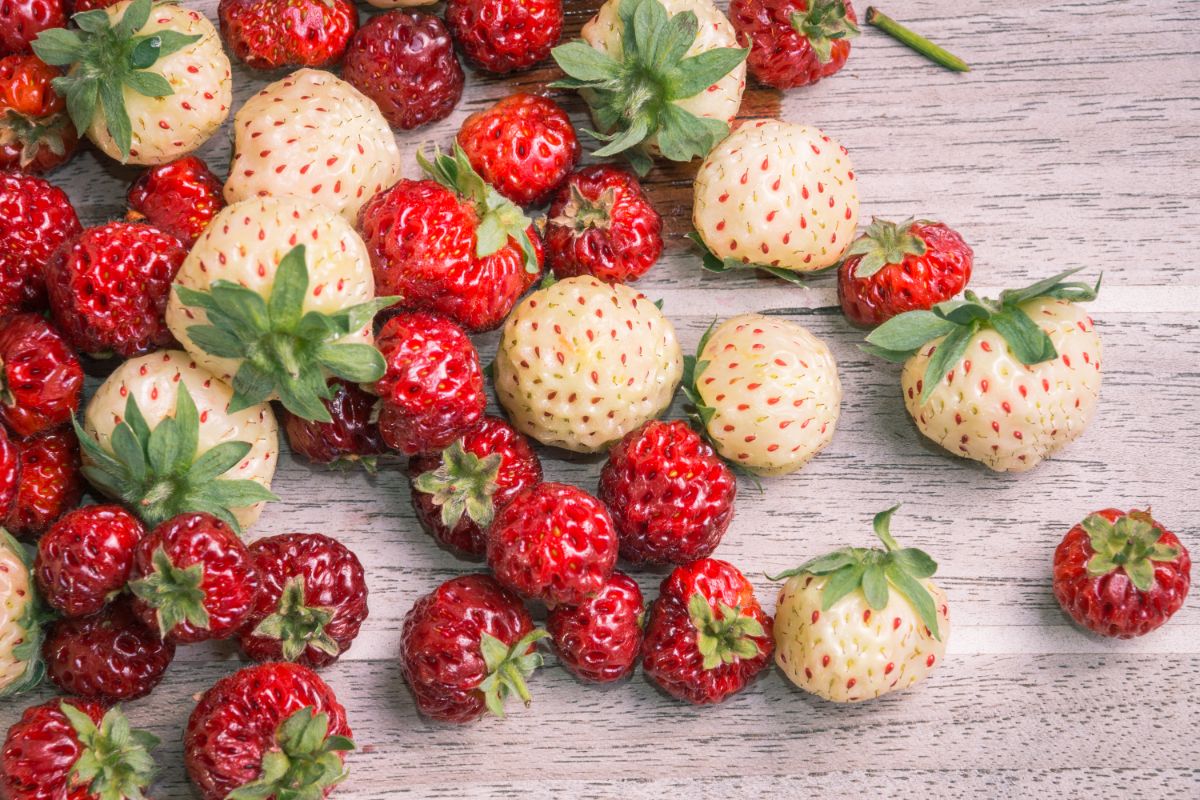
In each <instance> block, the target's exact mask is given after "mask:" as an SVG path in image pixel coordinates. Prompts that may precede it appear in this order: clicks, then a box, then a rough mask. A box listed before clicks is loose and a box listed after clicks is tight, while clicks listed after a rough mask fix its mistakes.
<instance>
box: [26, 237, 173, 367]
mask: <svg viewBox="0 0 1200 800" xmlns="http://www.w3.org/2000/svg"><path fill="white" fill-rule="evenodd" d="M185 256H187V250H186V249H184V247H183V244H182V243H181V242H180V241H179V240H178V239H176V238H175V237H174V236H172V235H170V234H167V233H164V232H162V231H160V230H159V229H158V228H155V227H152V226H150V225H143V224H140V223H135V222H110V223H108V224H106V225H101V226H99V227H96V228H88V229H87V230H85V231H84V232H83V233H81V234H79V235H78V236H77V237H76V238H75V239H73V240H72V241H70V242H68V243H66V244H64V245H63V246H62V247H60V248H59V249H58V252H56V253H55V254H54V257H53V258H51V259H50V263H49V264H47V265H46V287H47V288H48V289H49V294H50V307H51V310H53V312H54V319H55V320H56V321H57V322H58V324H59V326H60V327H62V329H63V332H64V333H65V334H66V335H67V338H68V339H70V341H71V343H72V344H74V345H75V347H76V348H77V349H79V350H80V351H81V352H84V353H87V354H89V355H96V356H99V355H105V354H108V353H116V354H117V355H119V356H121V357H122V358H133V357H134V356H139V355H143V354H145V353H149V352H150V351H152V350H158V349H160V348H163V347H166V346H168V345H170V344H171V343H172V342H174V341H175V340H174V338H173V337H172V336H171V331H170V330H168V329H167V325H166V322H164V321H163V314H164V312H165V311H166V307H167V298H168V297H169V296H170V293H171V282H172V281H173V280H174V279H175V273H176V272H178V271H179V267H180V265H181V264H183V259H184V257H185Z"/></svg>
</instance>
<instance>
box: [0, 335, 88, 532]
mask: <svg viewBox="0 0 1200 800" xmlns="http://www.w3.org/2000/svg"><path fill="white" fill-rule="evenodd" d="M82 391H83V367H81V366H80V364H79V357H78V356H76V355H75V351H74V350H72V349H71V346H70V345H68V344H67V343H66V341H65V340H64V339H63V336H62V334H61V333H59V332H58V329H57V328H55V327H54V326H53V325H52V324H50V323H49V322H48V321H47V320H46V318H45V317H42V316H41V315H39V314H18V315H16V316H12V317H9V318H8V319H6V320H5V321H4V326H3V327H2V328H0V420H3V422H4V424H5V425H7V426H8V427H9V428H10V429H12V431H13V433H15V434H17V435H18V436H33V435H35V434H38V433H41V432H42V431H45V430H49V429H50V428H55V427H57V426H59V425H64V424H66V423H67V422H70V420H71V415H72V414H73V413H75V411H77V410H78V409H79V396H80V393H81V392H82ZM3 519H4V514H3V513H2V512H0V520H3Z"/></svg>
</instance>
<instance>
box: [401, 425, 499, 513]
mask: <svg viewBox="0 0 1200 800" xmlns="http://www.w3.org/2000/svg"><path fill="white" fill-rule="evenodd" d="M502 460H503V459H502V457H501V455H500V454H499V453H492V454H491V455H488V456H486V457H484V458H480V457H479V456H477V455H475V454H474V453H469V452H467V451H466V450H465V449H464V448H463V446H462V441H461V440H459V441H456V442H454V443H453V444H451V445H450V446H449V447H447V448H446V449H445V450H443V451H442V463H441V464H440V465H439V466H438V468H437V469H434V470H431V471H429V472H425V473H422V474H421V475H418V476H417V478H416V480H414V481H413V488H414V489H416V490H417V491H419V492H424V493H425V494H428V495H431V497H432V499H433V504H434V505H436V506H438V507H439V508H441V510H442V524H443V525H445V526H446V527H447V528H453V527H454V526H455V525H457V524H458V521H459V520H460V519H462V516H463V514H466V515H467V516H468V517H469V518H470V519H471V521H472V522H474V523H475V524H476V525H478V526H479V528H480V529H481V530H486V529H487V527H488V526H489V525H491V524H492V518H493V517H494V516H495V514H496V507H495V505H493V503H492V495H494V494H495V493H496V477H497V476H498V475H499V474H500V462H501V461H502Z"/></svg>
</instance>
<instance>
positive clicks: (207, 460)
mask: <svg viewBox="0 0 1200 800" xmlns="http://www.w3.org/2000/svg"><path fill="white" fill-rule="evenodd" d="M252 449H253V446H252V445H251V444H250V443H249V442H221V443H220V444H215V445H213V446H212V447H210V448H209V449H207V450H205V451H204V452H203V453H201V454H200V457H199V458H197V459H196V460H195V462H194V463H193V464H192V466H191V469H190V470H189V474H190V477H191V478H192V479H193V480H194V481H196V482H197V483H201V484H202V483H207V482H208V481H211V480H213V479H215V478H217V477H219V476H221V475H224V474H225V473H226V472H228V471H229V470H231V469H233V468H234V467H236V466H237V465H238V463H239V462H240V461H241V460H242V459H243V458H245V457H246V456H247V455H249V453H250V451H251V450H252Z"/></svg>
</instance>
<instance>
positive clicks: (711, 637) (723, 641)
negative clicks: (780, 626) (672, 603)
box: [688, 592, 767, 669]
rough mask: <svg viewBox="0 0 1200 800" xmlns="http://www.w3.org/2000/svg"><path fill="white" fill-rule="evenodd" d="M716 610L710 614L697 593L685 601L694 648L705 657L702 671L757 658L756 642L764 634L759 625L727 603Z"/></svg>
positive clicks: (758, 648) (706, 601) (760, 624)
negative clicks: (693, 631) (693, 636)
mask: <svg viewBox="0 0 1200 800" xmlns="http://www.w3.org/2000/svg"><path fill="white" fill-rule="evenodd" d="M717 611H718V612H719V613H713V608H712V606H711V605H709V602H708V599H707V598H705V596H704V595H702V594H700V593H699V592H696V593H695V594H694V595H692V596H691V597H690V598H688V617H690V618H691V620H692V625H693V626H695V628H696V648H697V649H698V650H699V651H700V655H701V656H703V657H704V668H705V669H716V668H717V667H719V666H720V665H721V664H733V663H734V662H736V661H738V660H739V659H750V658H757V657H758V655H759V654H760V653H761V652H762V649H761V648H760V647H759V646H758V642H756V641H755V639H761V638H763V637H764V636H766V635H767V632H766V631H765V630H763V626H762V623H761V622H759V621H758V620H756V619H755V618H754V617H752V616H750V615H748V614H743V613H742V610H741V608H738V607H736V606H731V605H729V604H727V603H719V604H718V605H717Z"/></svg>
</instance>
